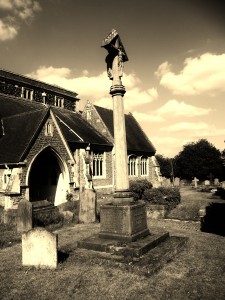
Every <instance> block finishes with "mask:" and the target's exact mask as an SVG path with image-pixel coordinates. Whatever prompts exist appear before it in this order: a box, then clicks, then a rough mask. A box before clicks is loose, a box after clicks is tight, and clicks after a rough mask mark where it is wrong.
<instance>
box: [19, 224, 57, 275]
mask: <svg viewBox="0 0 225 300" xmlns="http://www.w3.org/2000/svg"><path fill="white" fill-rule="evenodd" d="M57 251H58V235H57V234H53V233H51V232H49V231H47V230H46V229H44V228H40V227H36V228H34V229H31V230H30V231H28V232H25V233H23V234H22V265H23V266H33V267H36V268H49V269H55V268H56V267H57V262H58V258H57Z"/></svg>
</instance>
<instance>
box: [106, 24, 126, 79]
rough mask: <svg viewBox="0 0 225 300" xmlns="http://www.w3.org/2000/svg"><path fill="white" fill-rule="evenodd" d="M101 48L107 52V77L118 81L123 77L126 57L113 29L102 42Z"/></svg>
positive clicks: (117, 35)
mask: <svg viewBox="0 0 225 300" xmlns="http://www.w3.org/2000/svg"><path fill="white" fill-rule="evenodd" d="M102 47H104V48H105V49H106V50H107V51H108V55H107V56H106V59H105V61H106V65H107V74H108V77H109V78H110V79H111V80H113V79H115V80H118V79H120V78H121V77H122V76H123V63H124V62H125V61H128V57H127V54H126V51H125V49H124V46H123V44H122V42H121V40H120V37H119V34H118V33H117V31H116V30H115V29H113V30H112V31H111V32H110V33H109V34H108V35H107V37H106V38H105V39H104V40H103V42H102Z"/></svg>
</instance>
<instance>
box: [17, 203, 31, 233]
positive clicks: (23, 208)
mask: <svg viewBox="0 0 225 300" xmlns="http://www.w3.org/2000/svg"><path fill="white" fill-rule="evenodd" d="M32 227H33V209H32V204H31V203H30V202H29V201H26V200H22V201H20V203H19V204H18V209H17V231H18V232H27V231H29V230H30V229H32Z"/></svg>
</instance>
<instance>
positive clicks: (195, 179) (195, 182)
mask: <svg viewBox="0 0 225 300" xmlns="http://www.w3.org/2000/svg"><path fill="white" fill-rule="evenodd" d="M198 181H199V179H198V178H196V177H195V178H194V180H192V182H194V185H195V188H197V187H198Z"/></svg>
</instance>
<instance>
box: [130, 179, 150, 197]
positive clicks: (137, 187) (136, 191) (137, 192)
mask: <svg viewBox="0 0 225 300" xmlns="http://www.w3.org/2000/svg"><path fill="white" fill-rule="evenodd" d="M151 188H152V184H151V182H149V181H148V180H147V179H139V180H131V181H130V191H131V192H132V193H133V197H134V200H139V199H142V197H143V194H144V191H145V190H147V189H151Z"/></svg>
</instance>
